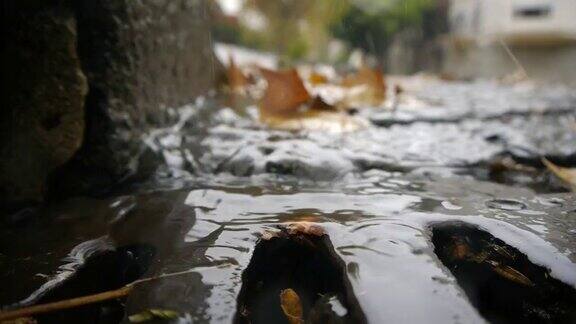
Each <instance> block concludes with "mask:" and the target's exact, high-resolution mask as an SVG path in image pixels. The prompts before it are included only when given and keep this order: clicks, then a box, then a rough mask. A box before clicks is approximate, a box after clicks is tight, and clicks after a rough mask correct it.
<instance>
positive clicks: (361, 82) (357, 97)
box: [342, 65, 386, 105]
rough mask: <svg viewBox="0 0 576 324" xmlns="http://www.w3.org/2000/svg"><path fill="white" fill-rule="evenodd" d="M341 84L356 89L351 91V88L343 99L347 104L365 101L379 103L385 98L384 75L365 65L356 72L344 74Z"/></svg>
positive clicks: (372, 103)
mask: <svg viewBox="0 0 576 324" xmlns="http://www.w3.org/2000/svg"><path fill="white" fill-rule="evenodd" d="M342 86H344V87H347V88H353V89H354V88H355V89H356V90H355V91H352V89H351V90H350V91H349V95H348V96H347V98H346V100H345V101H346V102H347V103H348V104H354V103H357V104H362V103H367V104H371V105H379V104H380V103H382V102H383V101H384V99H385V98H386V83H385V81H384V75H383V74H382V73H381V72H380V71H378V70H376V69H371V68H369V67H367V66H365V65H364V66H362V67H361V68H360V69H359V70H358V72H356V74H352V75H348V76H346V77H345V78H344V79H343V80H342Z"/></svg>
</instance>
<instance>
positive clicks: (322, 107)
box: [309, 96, 337, 111]
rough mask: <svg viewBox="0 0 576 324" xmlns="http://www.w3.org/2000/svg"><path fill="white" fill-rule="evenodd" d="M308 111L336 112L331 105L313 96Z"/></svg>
mask: <svg viewBox="0 0 576 324" xmlns="http://www.w3.org/2000/svg"><path fill="white" fill-rule="evenodd" d="M309 109H310V110H318V111H336V110H337V109H336V107H334V106H333V105H331V104H328V103H326V101H324V100H323V99H322V97H320V96H315V97H314V99H312V102H311V103H310V107H309Z"/></svg>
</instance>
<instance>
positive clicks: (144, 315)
mask: <svg viewBox="0 0 576 324" xmlns="http://www.w3.org/2000/svg"><path fill="white" fill-rule="evenodd" d="M178 315H179V314H178V312H176V311H173V310H169V309H157V308H152V309H147V310H145V311H143V312H140V313H137V314H133V315H130V316H128V320H129V321H130V323H143V322H147V321H150V320H152V319H155V318H156V319H161V318H163V319H174V318H177V317H178Z"/></svg>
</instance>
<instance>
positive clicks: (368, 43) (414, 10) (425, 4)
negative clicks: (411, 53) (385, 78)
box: [330, 0, 433, 55]
mask: <svg viewBox="0 0 576 324" xmlns="http://www.w3.org/2000/svg"><path fill="white" fill-rule="evenodd" d="M432 8H433V1H432V0H365V1H363V2H361V3H360V2H359V3H358V4H356V5H353V6H351V7H350V9H349V10H348V11H347V12H346V13H345V14H344V17H343V18H342V19H341V21H339V22H338V23H335V24H332V25H331V28H330V30H331V32H332V35H334V36H335V37H337V38H340V39H342V40H344V41H346V42H347V43H349V44H350V45H351V46H352V47H359V48H362V49H364V50H366V51H368V52H371V53H374V54H377V55H378V54H381V53H382V52H384V51H385V50H386V48H387V46H388V44H389V43H390V41H391V40H392V37H393V36H394V34H396V33H398V32H400V31H401V30H403V29H405V28H407V27H421V26H422V24H423V22H424V16H425V14H426V12H427V11H428V10H431V9H432Z"/></svg>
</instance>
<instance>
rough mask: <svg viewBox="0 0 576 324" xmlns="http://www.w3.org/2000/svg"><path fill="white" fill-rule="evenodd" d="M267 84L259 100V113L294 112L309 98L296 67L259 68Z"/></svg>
mask: <svg viewBox="0 0 576 324" xmlns="http://www.w3.org/2000/svg"><path fill="white" fill-rule="evenodd" d="M260 72H261V74H262V76H263V77H264V79H266V82H267V83H268V86H267V87H266V91H265V93H264V96H263V97H262V99H261V100H260V103H259V107H260V112H261V114H272V115H274V114H286V113H294V112H296V111H297V110H298V108H299V107H300V106H301V105H303V104H305V103H307V102H308V101H309V100H310V99H311V98H310V94H309V93H308V90H306V88H305V87H304V83H303V82H302V79H301V78H300V76H299V75H298V72H297V71H296V69H289V70H286V71H272V70H268V69H264V68H260Z"/></svg>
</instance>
